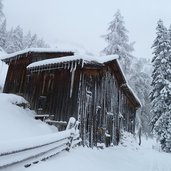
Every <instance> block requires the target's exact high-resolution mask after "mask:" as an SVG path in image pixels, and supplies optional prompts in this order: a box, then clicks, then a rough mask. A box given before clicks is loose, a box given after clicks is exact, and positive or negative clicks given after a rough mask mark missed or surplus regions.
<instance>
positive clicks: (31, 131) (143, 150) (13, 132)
mask: <svg viewBox="0 0 171 171" xmlns="http://www.w3.org/2000/svg"><path fill="white" fill-rule="evenodd" d="M22 102H26V101H25V100H24V99H23V98H22V97H19V96H16V95H11V94H3V93H0V118H1V119H0V141H1V144H2V142H4V143H5V142H7V144H8V143H9V141H11V142H13V140H15V139H17V140H19V139H22V140H24V139H25V140H26V139H27V138H29V137H30V138H34V137H35V136H40V135H48V134H50V133H54V132H57V130H56V128H55V127H52V126H49V125H47V124H45V123H43V122H41V121H38V120H35V119H34V112H33V111H31V110H29V109H23V108H21V107H18V106H16V105H15V104H18V103H22ZM124 137H126V138H124V139H123V140H122V142H123V143H122V145H119V146H115V147H110V148H105V149H103V150H101V149H97V148H94V149H91V148H86V147H77V148H75V149H72V150H71V151H70V152H67V151H64V152H62V153H60V154H58V155H56V156H54V157H52V158H50V159H49V160H47V161H45V162H43V161H42V162H39V163H38V164H35V165H32V166H31V167H29V168H24V167H23V166H13V167H12V168H7V169H3V170H4V171H47V170H50V171H56V170H62V171H68V170H73V171H104V170H105V171H115V170H116V171H171V154H169V153H164V152H161V151H160V150H159V147H158V146H157V143H156V142H155V141H154V140H151V139H149V140H146V139H145V138H144V139H143V140H142V146H138V142H137V141H136V140H133V139H132V138H131V135H130V134H125V136H124Z"/></svg>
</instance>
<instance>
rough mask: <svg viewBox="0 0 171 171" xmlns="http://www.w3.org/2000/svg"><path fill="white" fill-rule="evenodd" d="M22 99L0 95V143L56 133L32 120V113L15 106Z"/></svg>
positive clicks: (51, 127)
mask: <svg viewBox="0 0 171 171" xmlns="http://www.w3.org/2000/svg"><path fill="white" fill-rule="evenodd" d="M21 102H25V100H24V99H23V98H22V97H19V96H17V95H12V94H4V93H0V118H1V119H0V141H7V140H14V139H22V138H26V137H27V138H28V137H33V136H37V135H44V134H49V133H53V132H56V131H57V129H56V128H55V127H53V126H49V125H47V124H45V123H43V122H41V121H40V120H35V119H34V114H35V113H34V112H33V111H31V110H29V109H23V108H21V107H18V106H16V105H15V104H17V103H21Z"/></svg>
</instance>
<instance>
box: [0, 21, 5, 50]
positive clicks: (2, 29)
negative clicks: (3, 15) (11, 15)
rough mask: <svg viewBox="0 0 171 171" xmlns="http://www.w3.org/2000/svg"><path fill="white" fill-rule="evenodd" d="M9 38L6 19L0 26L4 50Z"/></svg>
mask: <svg viewBox="0 0 171 171" xmlns="http://www.w3.org/2000/svg"><path fill="white" fill-rule="evenodd" d="M6 37H7V30H6V19H5V20H4V21H3V22H2V23H1V24H0V47H2V48H4V46H5V42H6Z"/></svg>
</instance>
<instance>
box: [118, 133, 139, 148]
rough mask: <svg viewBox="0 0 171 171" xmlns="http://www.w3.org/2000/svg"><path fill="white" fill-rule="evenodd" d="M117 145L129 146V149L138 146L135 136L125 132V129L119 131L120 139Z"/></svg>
mask: <svg viewBox="0 0 171 171" xmlns="http://www.w3.org/2000/svg"><path fill="white" fill-rule="evenodd" d="M119 145H120V146H122V147H129V148H130V149H133V150H134V149H138V148H139V145H138V142H137V140H136V137H135V136H134V135H133V134H131V133H130V132H126V131H122V132H121V140H120V144H119Z"/></svg>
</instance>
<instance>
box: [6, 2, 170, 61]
mask: <svg viewBox="0 0 171 171" xmlns="http://www.w3.org/2000/svg"><path fill="white" fill-rule="evenodd" d="M3 3H4V13H5V15H6V18H7V24H8V27H11V26H17V25H21V26H22V27H23V28H24V30H25V31H28V30H31V31H32V32H33V33H38V34H39V35H40V36H41V37H43V38H44V39H45V40H46V41H48V42H50V43H52V44H56V45H58V42H67V43H69V44H74V45H75V46H80V47H84V48H85V49H87V50H88V51H90V52H93V53H98V52H100V51H101V50H102V49H103V48H104V47H105V46H106V44H105V42H104V40H103V38H101V35H103V34H105V33H106V30H107V28H108V23H109V22H110V21H111V20H112V18H113V15H114V13H115V12H116V11H117V9H120V11H121V14H122V15H123V16H124V20H125V26H126V28H127V29H128V30H129V39H130V41H131V42H132V41H135V42H136V44H135V52H134V55H136V56H138V57H144V58H151V57H152V54H151V45H152V43H153V40H154V38H155V28H156V23H157V21H158V19H159V18H161V19H163V21H164V23H165V25H166V26H167V27H168V26H169V25H170V24H171V1H170V0H3Z"/></svg>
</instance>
